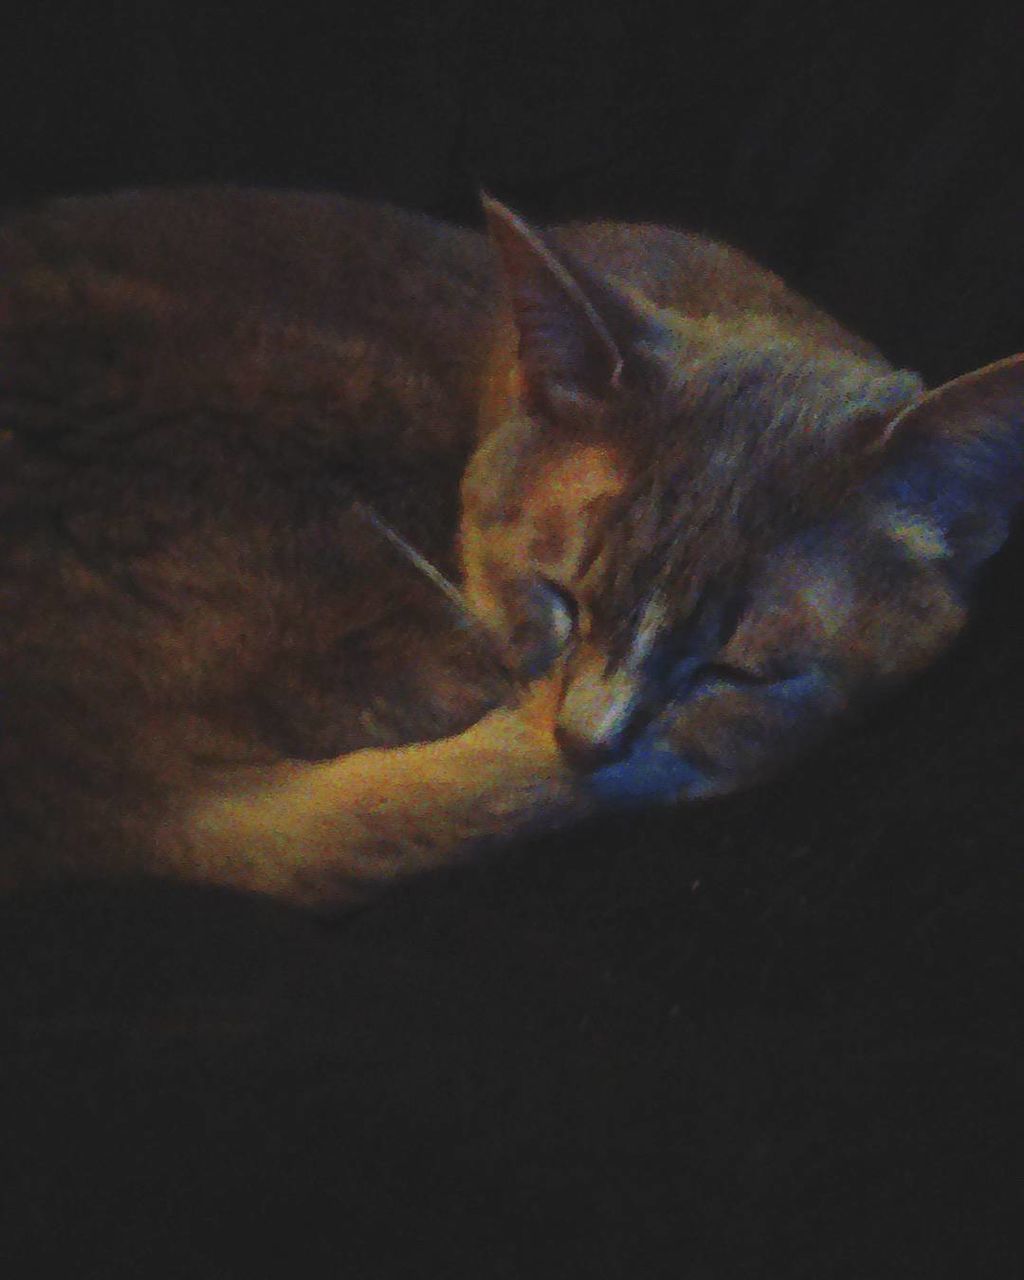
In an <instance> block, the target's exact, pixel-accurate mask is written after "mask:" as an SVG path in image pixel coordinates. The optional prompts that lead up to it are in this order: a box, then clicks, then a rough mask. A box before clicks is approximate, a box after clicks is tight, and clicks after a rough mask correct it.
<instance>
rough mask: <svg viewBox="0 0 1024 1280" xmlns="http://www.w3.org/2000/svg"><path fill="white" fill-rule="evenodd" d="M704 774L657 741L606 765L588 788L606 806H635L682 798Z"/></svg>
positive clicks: (591, 776) (590, 782)
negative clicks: (623, 758)
mask: <svg viewBox="0 0 1024 1280" xmlns="http://www.w3.org/2000/svg"><path fill="white" fill-rule="evenodd" d="M702 780H703V774H702V773H701V771H700V770H699V769H697V768H695V767H694V766H693V765H692V764H690V763H689V762H688V761H687V760H685V759H684V758H682V757H680V756H677V755H675V754H674V753H673V752H672V751H670V750H669V749H668V748H667V747H666V746H664V745H663V744H661V743H658V742H643V741H641V742H639V743H638V744H637V745H636V746H635V747H634V748H633V750H632V751H631V752H630V754H629V755H628V756H627V758H626V759H625V760H617V761H616V762H615V763H614V764H609V765H605V767H604V768H603V769H598V770H597V771H596V772H595V773H593V774H591V775H590V777H589V778H588V779H587V786H588V788H589V789H590V790H591V791H592V792H593V793H594V795H595V796H596V797H597V799H599V800H601V801H603V802H604V803H606V804H614V805H623V806H627V807H629V806H632V805H649V804H657V803H659V802H661V803H668V802H669V801H671V800H676V799H680V798H682V797H683V796H685V795H686V794H687V793H688V792H689V791H690V790H692V789H693V788H694V787H695V786H696V785H697V784H699V783H700V782H701V781H702Z"/></svg>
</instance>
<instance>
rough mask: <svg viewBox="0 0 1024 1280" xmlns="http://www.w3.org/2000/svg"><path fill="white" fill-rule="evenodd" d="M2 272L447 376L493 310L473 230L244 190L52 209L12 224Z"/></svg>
mask: <svg viewBox="0 0 1024 1280" xmlns="http://www.w3.org/2000/svg"><path fill="white" fill-rule="evenodd" d="M0 268H2V270H3V276H4V278H5V280H7V281H8V282H15V281H19V280H20V281H25V280H26V279H27V280H29V281H33V280H36V279H38V278H39V277H40V275H41V274H48V275H49V276H50V277H51V278H60V277H61V276H63V277H67V278H71V279H74V278H75V277H76V276H81V275H82V274H83V273H103V274H104V275H106V276H108V277H109V278H111V279H114V280H117V281H118V282H120V284H121V285H122V286H124V287H126V288H131V287H134V288H135V289H137V290H139V291H140V292H141V291H142V290H144V289H145V288H146V287H151V288H153V289H156V290H159V291H161V292H163V293H164V294H165V295H167V297H168V298H170V299H174V300H177V301H178V302H180V303H181V304H182V305H184V306H186V307H190V308H192V309H194V310H196V311H203V312H205V313H206V314H209V315H211V316H212V317H216V316H219V315H223V316H224V317H225V318H234V317H236V316H238V315H246V314H251V313H253V312H256V313H257V314H262V315H272V316H274V317H276V318H277V319H278V320H281V321H283V322H294V323H300V324H306V325H310V326H313V327H315V328H318V329H321V330H324V331H326V332H329V333H340V334H345V333H352V332H359V333H361V334H364V335H366V334H373V335H374V336H375V337H376V338H377V339H378V340H379V341H380V342H382V343H389V344H390V345H391V346H392V347H400V348H407V349H411V350H412V353H413V354H414V356H415V357H417V358H419V359H422V360H424V361H426V362H428V363H430V364H432V365H436V366H438V371H439V372H442V373H443V372H445V371H447V370H449V369H450V366H452V364H453V363H454V364H456V365H458V364H459V355H460V352H464V351H465V348H466V345H467V344H466V335H467V333H474V332H477V331H479V328H480V325H481V324H482V323H484V322H486V320H487V317H488V315H489V310H490V306H491V301H490V288H489V280H490V257H489V251H488V248H487V245H486V242H485V240H484V238H483V237H482V236H481V235H479V234H478V233H474V232H472V231H466V230H462V229H459V228H456V227H453V226H449V225H447V224H445V223H442V222H439V221H437V220H435V219H432V218H429V217H426V216H424V215H420V214H415V213H409V212H405V211H402V210H399V209H396V208H394V207H392V206H390V205H386V204H382V203H377V202H370V201H361V200H355V199H348V198H345V197H343V196H336V195H329V194H318V193H307V192H291V191H273V190H261V189H253V188H244V187H213V186H211V187H193V188H173V189H148V190H138V191H121V192H117V193H114V194H112V195H102V196H84V197H70V198H64V199H59V200H53V201H50V202H48V203H47V204H45V205H43V206H42V207H40V208H34V209H28V210H25V211H22V212H19V213H16V214H14V215H13V216H10V217H8V219H7V220H6V223H5V225H4V226H3V228H2V229H0ZM153 296H154V297H155V296H156V295H153Z"/></svg>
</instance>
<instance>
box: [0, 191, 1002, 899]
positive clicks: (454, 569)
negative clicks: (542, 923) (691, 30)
mask: <svg viewBox="0 0 1024 1280" xmlns="http://www.w3.org/2000/svg"><path fill="white" fill-rule="evenodd" d="M485 205H486V213H487V219H488V224H489V233H490V234H489V237H485V236H482V235H479V234H477V233H475V232H471V231H464V230H459V229H455V228H452V227H447V226H444V225H441V224H439V223H436V222H433V221H431V220H429V219H426V218H423V217H419V216H414V215H410V214H404V213H400V212H398V211H396V210H394V209H391V208H387V207H384V206H379V205H372V204H366V203H359V202H355V201H349V200H344V199H341V198H336V197H328V196H313V195H302V194H278V193H271V192H258V191H246V190H236V189H202V190H190V191H174V192H170V191H166V192H156V191H154V192H142V193H123V194H119V195H115V196H111V197H106V198H90V199H78V200H63V201H58V202H55V203H52V204H50V205H48V206H47V207H45V208H43V209H42V210H39V211H35V212H31V213H25V214H21V215H18V216H15V217H13V218H11V219H10V220H9V221H8V222H7V224H6V226H5V227H4V229H3V230H2V231H0V458H2V469H0V528H2V544H0V584H2V591H3V613H2V622H0V658H2V667H0V670H2V674H0V698H2V701H0V714H2V717H3V718H2V724H0V744H2V745H0V751H2V758H0V767H2V772H3V777H4V789H3V794H2V799H0V806H2V810H3V813H2V819H0V823H2V826H0V830H2V845H3V852H2V854H0V858H2V866H3V872H2V875H3V879H4V881H5V882H6V883H17V882H24V881H31V880H33V879H36V878H40V877H47V876H53V875H58V874H66V873H69V872H75V873H78V874H90V875H95V874H111V873H115V872H124V871H139V870H142V871H149V872H153V873H157V874H166V875H175V876H180V877H186V878H191V879H198V880H206V881H212V882H220V883H225V884H229V885H233V886H236V887H240V888H244V889H249V890H255V891H261V892H268V893H273V894H276V895H279V896H281V897H284V898H286V899H289V900H291V901H295V902H303V903H330V902H334V901H337V900H342V899H345V898H346V897H351V896H354V895H356V894H359V893H361V892H363V891H364V890H366V889H367V888H369V887H372V886H374V885H377V884H380V883H383V882H386V881H388V880H390V879H392V878H393V877H395V876H397V875H400V874H404V873H408V872H411V871H416V870H420V869H424V868H427V867H430V866H434V865H437V864H440V863H444V862H447V861H451V860H453V859H455V858H457V857H460V856H463V855H465V854H466V853H468V852H471V851H473V850H475V849H478V848H480V847H481V846H482V845H485V844H489V843H492V842H494V841H500V840H507V839H509V838H510V837H512V836H515V835H517V834H522V833H525V832H528V831H532V830H537V829H543V828H550V827H553V826H555V825H557V824H560V823H565V822H569V821H571V820H573V819H575V818H577V817H579V816H581V815H584V814H589V813H594V812H600V811H601V810H602V808H604V807H606V806H621V805H623V804H655V803H658V804H660V803H666V802H675V801H679V800H687V799H691V798H696V797H703V796H710V795H715V794H721V793H724V792H727V791H730V790H732V789H734V788H737V787H741V786H746V785H748V784H750V783H752V782H754V781H757V780H758V779H760V778H762V777H764V776H765V775H767V774H770V773H771V772H772V771H773V770H775V769H777V768H779V767H780V766H781V765H782V764H783V763H785V762H786V761H788V760H789V759H791V758H792V757H793V755H794V754H795V753H797V752H798V751H799V750H800V749H802V748H805V747H806V746H807V745H808V744H809V743H811V742H813V741H814V740H815V739H816V738H817V737H818V735H819V734H820V733H822V732H823V731H824V730H825V729H826V728H827V727H828V726H829V725H830V724H831V723H832V722H833V721H834V720H835V719H836V718H837V717H838V716H840V715H841V713H843V712H844V711H845V710H846V709H847V708H848V707H850V706H854V705H857V704H859V703H861V702H862V701H863V700H864V699H866V698H868V697H870V696H872V695H873V694H875V693H876V692H878V691H880V690H883V689H885V688H886V687H888V686H890V685H891V684H892V683H894V682H895V681H897V680H900V679H903V678H905V677H907V676H909V675H911V674H912V673H914V672H916V671H918V670H920V669H921V668H922V667H923V666H925V665H926V664H927V663H928V662H929V661H930V660H931V659H932V658H934V657H935V655H937V654H938V653H939V652H941V651H942V650H943V649H944V648H945V647H946V646H947V645H948V644H949V643H950V641H951V640H952V639H953V637H954V636H955V635H956V633H957V632H958V631H959V629H960V628H961V626H962V625H963V622H964V618H965V602H966V598H967V595H968V592H969V590H970V586H971V583H972V579H973V578H974V576H975V574H976V572H977V570H978V568H979V567H980V565H981V564H982V563H983V562H984V561H985V560H986V559H987V558H988V557H989V556H991V555H992V553H993V552H994V551H995V550H996V549H997V548H998V546H999V545H1000V543H1001V542H1002V541H1003V539H1004V537H1005V534H1006V530H1007V525H1008V522H1009V519H1010V517H1011V515H1012V511H1013V508H1014V506H1015V504H1016V502H1017V501H1018V500H1019V498H1020V497H1021V493H1022V481H1024V432H1022V430H1021V427H1022V419H1024V357H1019V356H1018V357H1014V358H1011V359H1008V360H1004V361H1001V362H1000V363H997V364H995V365H991V366H989V367H988V368H986V369H983V370H981V371H979V372H976V373H972V374H968V375H966V376H965V377H963V378H960V379H958V380H957V381H955V382H953V383H950V384H948V385H947V386H945V387H942V388H939V389H938V390H936V391H932V392H931V393H926V392H925V389H924V387H923V385H922V383H921V381H920V380H919V379H918V378H917V377H916V376H915V375H913V374H911V373H905V372H897V371H895V370H894V369H893V368H892V367H891V366H890V365H889V364H888V363H887V362H886V361H885V360H884V359H883V358H882V357H881V356H880V355H879V354H878V352H877V351H875V350H874V349H873V348H872V347H871V346H869V345H868V344H867V343H865V342H863V341H861V340H860V339H858V338H856V337H854V336H853V335H851V334H850V333H848V332H846V331H845V330H844V329H842V328H841V327H840V326H839V325H838V324H837V323H836V322H834V321H833V320H831V319H830V318H829V317H828V316H826V315H824V314H823V313H822V312H820V311H818V310H817V309H815V308H814V307H813V306H811V305H810V304H809V303H807V302H806V301H804V300H803V299H802V298H800V297H799V296H797V295H796V294H794V293H792V292H791V291H789V290H788V289H786V288H785V287H784V286H783V284H782V283H781V282H780V281H779V280H778V279H777V278H776V277H775V276H773V275H771V274H770V273H768V272H767V271H765V270H763V269H761V268H760V267H758V266H756V265H755V264H754V263H752V262H751V261H750V260H749V259H747V258H746V257H744V256H743V255H742V254H740V253H739V252H737V251H735V250H732V249H729V248H726V247H725V246H722V245H719V244H715V243H713V242H711V241H708V240H705V239H703V238H700V237H697V236H693V235H686V234H682V233H679V232H676V231H671V230H668V229H665V228H662V227H656V226H625V225H620V224H614V223H592V224H579V225H572V226H566V227H561V228H555V229H551V230H547V231H543V232H541V231H538V230H534V229H532V228H530V227H529V226H527V225H526V224H525V223H524V222H523V221H522V220H521V219H519V218H518V217H516V216H515V215H514V214H513V213H511V212H510V211H509V210H507V209H505V208H503V207H502V206H501V205H498V204H497V203H495V202H493V201H489V200H488V201H486V202H485Z"/></svg>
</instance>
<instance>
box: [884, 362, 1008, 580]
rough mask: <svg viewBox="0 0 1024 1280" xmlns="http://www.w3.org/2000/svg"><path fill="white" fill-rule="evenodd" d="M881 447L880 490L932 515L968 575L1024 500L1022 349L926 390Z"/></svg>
mask: <svg viewBox="0 0 1024 1280" xmlns="http://www.w3.org/2000/svg"><path fill="white" fill-rule="evenodd" d="M876 447H877V448H879V449H881V450H882V451H883V457H884V461H883V463H882V467H881V470H880V471H879V473H878V475H877V477H876V480H875V482H874V487H875V494H876V495H877V496H878V497H880V498H881V500H882V501H883V502H884V503H886V504H887V505H888V506H890V507H895V508H896V510H897V512H901V513H906V515H907V516H908V517H909V518H910V519H911V520H914V519H917V520H920V519H924V520H926V521H927V522H928V524H929V525H930V526H931V528H932V529H933V530H934V531H935V532H936V533H937V534H938V535H939V537H940V539H941V540H942V542H943V543H944V547H945V552H946V554H947V556H948V557H949V562H950V568H951V569H952V571H953V573H954V575H955V576H957V577H958V578H960V579H961V580H963V579H966V578H967V577H969V576H970V574H972V573H973V572H974V570H975V569H977V568H978V566H979V565H980V564H981V563H982V562H983V561H985V560H987V559H988V557H989V556H991V555H992V554H993V553H994V552H995V551H997V550H998V549H999V547H1000V546H1001V545H1002V543H1003V542H1004V540H1005V538H1006V535H1007V532H1008V530H1009V525H1010V520H1011V518H1012V516H1013V514H1014V510H1015V508H1016V507H1017V506H1018V504H1019V503H1021V501H1022V500H1024V354H1021V355H1016V356H1010V357H1009V358H1008V359H1006V360H1000V361H998V362H997V363H995V364H990V365H987V366H986V367H985V368H983V369H978V370H976V371H975V372H974V373H968V374H965V375H964V376H963V377H961V378H957V379H955V380H954V381H953V382H947V383H946V384H945V385H944V386H941V387H938V388H936V390H934V391H930V392H928V393H927V394H926V395H924V396H923V397H922V398H921V399H920V400H918V401H917V402H916V403H914V404H912V405H910V406H909V407H908V408H906V409H904V410H903V411H902V412H901V413H899V414H897V416H896V417H895V418H894V419H893V420H892V422H891V423H890V424H889V426H888V428H887V429H886V430H885V432H884V434H883V436H882V437H881V439H880V440H879V441H878V443H877V446H876Z"/></svg>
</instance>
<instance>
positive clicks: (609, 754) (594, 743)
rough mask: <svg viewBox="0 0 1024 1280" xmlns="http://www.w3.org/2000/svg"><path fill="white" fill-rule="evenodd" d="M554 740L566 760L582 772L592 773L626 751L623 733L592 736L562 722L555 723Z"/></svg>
mask: <svg viewBox="0 0 1024 1280" xmlns="http://www.w3.org/2000/svg"><path fill="white" fill-rule="evenodd" d="M555 742H557V744H558V749H559V750H560V751H561V753H562V755H563V756H564V757H565V759H566V762H567V763H568V764H570V765H571V766H572V767H573V768H574V769H579V770H581V771H583V772H584V773H593V772H594V770H595V769H599V768H600V767H601V766H602V765H604V764H611V763H612V761H613V760H618V759H620V758H621V757H622V756H623V755H625V753H626V735H625V734H621V733H620V734H613V735H611V736H609V737H605V738H593V737H589V736H588V735H586V734H584V733H578V732H576V731H575V730H574V729H572V728H571V727H570V726H568V725H564V724H556V725H555Z"/></svg>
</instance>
